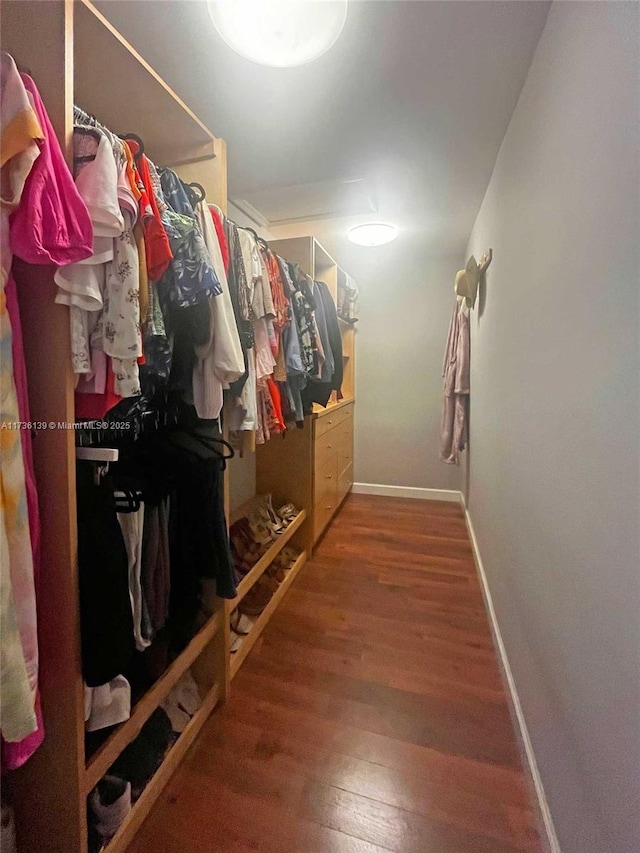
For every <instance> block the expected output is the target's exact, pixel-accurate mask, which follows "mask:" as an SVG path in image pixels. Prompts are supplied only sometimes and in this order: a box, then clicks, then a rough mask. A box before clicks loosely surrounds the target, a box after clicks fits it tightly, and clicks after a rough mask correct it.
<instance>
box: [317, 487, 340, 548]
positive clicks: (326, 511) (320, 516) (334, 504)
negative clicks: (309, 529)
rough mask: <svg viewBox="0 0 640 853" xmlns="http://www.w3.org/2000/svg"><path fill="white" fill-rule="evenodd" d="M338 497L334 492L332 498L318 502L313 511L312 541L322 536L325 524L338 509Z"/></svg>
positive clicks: (327, 497)
mask: <svg viewBox="0 0 640 853" xmlns="http://www.w3.org/2000/svg"><path fill="white" fill-rule="evenodd" d="M338 503H339V501H338V495H337V493H336V492H334V493H333V496H328V495H327V496H326V497H325V499H324V500H322V501H319V502H318V503H317V504H316V506H315V509H314V511H313V541H314V542H317V541H318V539H319V538H320V536H321V535H322V533H323V531H324V529H325V528H326V526H327V524H329V522H330V521H331V518H332V517H333V514H334V512H335V511H336V509H337V508H338Z"/></svg>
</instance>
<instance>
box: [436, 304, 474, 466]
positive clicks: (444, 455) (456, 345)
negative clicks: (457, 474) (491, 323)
mask: <svg viewBox="0 0 640 853" xmlns="http://www.w3.org/2000/svg"><path fill="white" fill-rule="evenodd" d="M470 362H471V332H470V324H469V308H468V307H467V305H466V302H465V300H464V298H458V299H457V300H456V304H455V307H454V309H453V316H452V317H451V324H450V326H449V336H448V338H447V346H446V349H445V354H444V365H443V376H444V401H443V409H442V426H441V429H440V459H441V460H442V461H443V462H447V463H448V464H450V465H459V464H460V453H461V452H462V451H463V450H464V449H465V447H466V446H467V441H468V432H469V393H470V390H471V389H470V381H469V380H470V367H471V364H470Z"/></svg>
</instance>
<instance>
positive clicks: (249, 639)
mask: <svg viewBox="0 0 640 853" xmlns="http://www.w3.org/2000/svg"><path fill="white" fill-rule="evenodd" d="M306 561H307V552H306V551H303V552H302V554H300V556H299V557H298V559H297V560H296V561H295V563H294V564H293V566H292V567H291V568H290V569H289V571H288V572H287V575H286V577H285V579H284V580H283V581H282V583H281V584H280V586H279V587H278V589H277V590H276V591H275V592H274V593H273V595H272V596H271V600H270V601H269V603H268V604H267V606H266V607H265V609H264V610H263V611H262V613H261V614H260V616H258V618H257V619H256V621H255V622H254V624H253V628H252V629H251V633H250V634H248V635H247V636H246V637H245V638H244V642H243V643H242V645H241V646H240V648H239V649H238V651H237V652H235V653H234V654H232V655H231V678H233V677H234V675H235V674H236V672H237V671H238V670H239V669H240V667H241V666H242V663H243V661H244V660H245V658H246V657H247V655H248V654H249V652H250V651H251V649H252V648H253V646H254V645H255V642H256V640H257V639H258V637H259V636H260V634H261V633H262V632H263V630H264V627H265V625H266V624H267V622H268V621H269V619H271V616H272V615H273V613H274V611H275V610H276V608H277V607H278V605H279V604H280V602H281V601H282V599H283V598H284V596H285V594H286V592H287V590H288V589H289V587H290V586H291V584H292V583H293V581H294V580H295V577H296V575H297V574H298V572H299V571H300V569H301V568H302V567H303V566H304V564H305V563H306ZM109 853H111V851H109Z"/></svg>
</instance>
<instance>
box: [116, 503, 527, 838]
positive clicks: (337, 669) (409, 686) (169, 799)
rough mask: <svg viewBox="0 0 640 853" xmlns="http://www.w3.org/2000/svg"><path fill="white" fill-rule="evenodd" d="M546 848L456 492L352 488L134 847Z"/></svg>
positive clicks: (157, 805)
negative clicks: (379, 492) (424, 494)
mask: <svg viewBox="0 0 640 853" xmlns="http://www.w3.org/2000/svg"><path fill="white" fill-rule="evenodd" d="M388 850H391V851H397V853H516V852H517V851H518V852H519V853H540V851H542V850H543V847H542V845H541V843H540V841H539V839H538V836H537V832H536V828H535V821H534V818H533V813H532V808H531V804H530V800H529V792H528V788H527V785H526V782H525V777H524V774H523V771H522V768H521V765H520V758H519V754H518V751H517V747H516V742H515V736H514V734H513V730H512V727H511V722H510V718H509V713H508V709H507V704H506V699H505V696H504V693H503V690H502V685H501V682H500V676H499V671H498V666H497V662H496V656H495V653H494V650H493V646H492V643H491V635H490V631H489V625H488V622H487V617H486V614H485V610H484V605H483V600H482V594H481V591H480V586H479V583H478V579H477V577H476V573H475V567H474V563H473V557H472V553H471V546H470V543H469V539H468V536H467V531H466V527H465V523H464V519H463V516H462V512H461V510H460V508H459V507H458V506H457V505H455V504H448V503H437V502H426V501H424V502H423V501H413V500H404V499H397V498H380V497H368V496H366V497H365V496H362V495H352V496H350V497H349V498H348V500H347V502H346V504H345V505H344V508H343V509H342V511H341V513H340V515H339V516H338V517H337V518H336V520H335V521H334V523H333V525H332V527H331V528H330V530H329V531H328V533H327V535H326V537H325V539H324V541H323V542H322V543H321V545H320V547H319V548H318V550H317V552H316V555H315V556H314V558H313V559H312V560H311V561H310V562H309V563H308V564H307V565H306V566H305V567H304V568H303V570H302V572H301V574H300V575H299V577H298V578H296V580H295V582H294V583H293V585H292V588H291V590H290V591H289V593H288V594H287V596H286V598H285V599H284V601H283V603H282V605H281V607H280V608H279V610H278V611H277V613H276V614H275V616H274V617H273V619H272V621H271V622H270V624H269V625H268V626H267V628H266V630H265V632H264V634H263V636H262V637H261V639H260V640H259V641H258V643H257V644H256V647H255V649H254V650H253V651H252V652H251V654H250V655H249V657H248V658H247V660H246V662H245V663H244V665H243V667H242V668H241V670H240V671H239V673H238V675H237V676H236V678H235V679H234V681H233V684H232V695H231V699H230V700H229V702H228V703H227V705H226V706H225V707H224V708H223V709H222V710H221V711H220V712H219V713H218V714H216V715H215V716H214V717H213V718H212V719H211V720H209V722H208V723H207V725H206V726H205V728H204V729H203V731H202V733H201V734H200V737H199V739H198V740H197V741H196V743H195V744H194V746H193V747H192V749H191V751H190V753H189V754H188V756H187V758H186V760H185V762H184V764H183V765H182V767H181V769H180V770H179V771H178V772H177V773H176V775H175V776H174V777H173V779H172V781H171V783H170V784H169V786H168V787H167V789H166V790H165V792H164V794H163V795H162V797H161V798H160V800H159V801H158V803H157V804H156V807H155V808H154V810H153V812H152V814H151V816H150V817H149V819H148V820H147V822H146V824H145V825H144V827H143V828H142V830H141V831H140V833H139V835H138V838H137V840H136V841H135V842H134V844H133V846H132V847H131V848H130V851H129V853H216V851H224V852H225V853H249V851H264V853H374V851H388Z"/></svg>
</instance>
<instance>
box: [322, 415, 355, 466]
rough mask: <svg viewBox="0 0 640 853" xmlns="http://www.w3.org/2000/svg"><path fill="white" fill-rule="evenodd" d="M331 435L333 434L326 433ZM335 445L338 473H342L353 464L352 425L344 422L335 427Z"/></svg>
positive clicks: (349, 421) (349, 422)
mask: <svg viewBox="0 0 640 853" xmlns="http://www.w3.org/2000/svg"><path fill="white" fill-rule="evenodd" d="M328 434H329V435H333V433H328ZM336 434H337V435H336V437H337V441H336V445H337V451H338V471H342V470H343V469H344V468H346V467H347V465H349V464H350V463H351V462H353V423H352V422H351V420H348V421H345V423H342V424H340V426H338V427H336Z"/></svg>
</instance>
